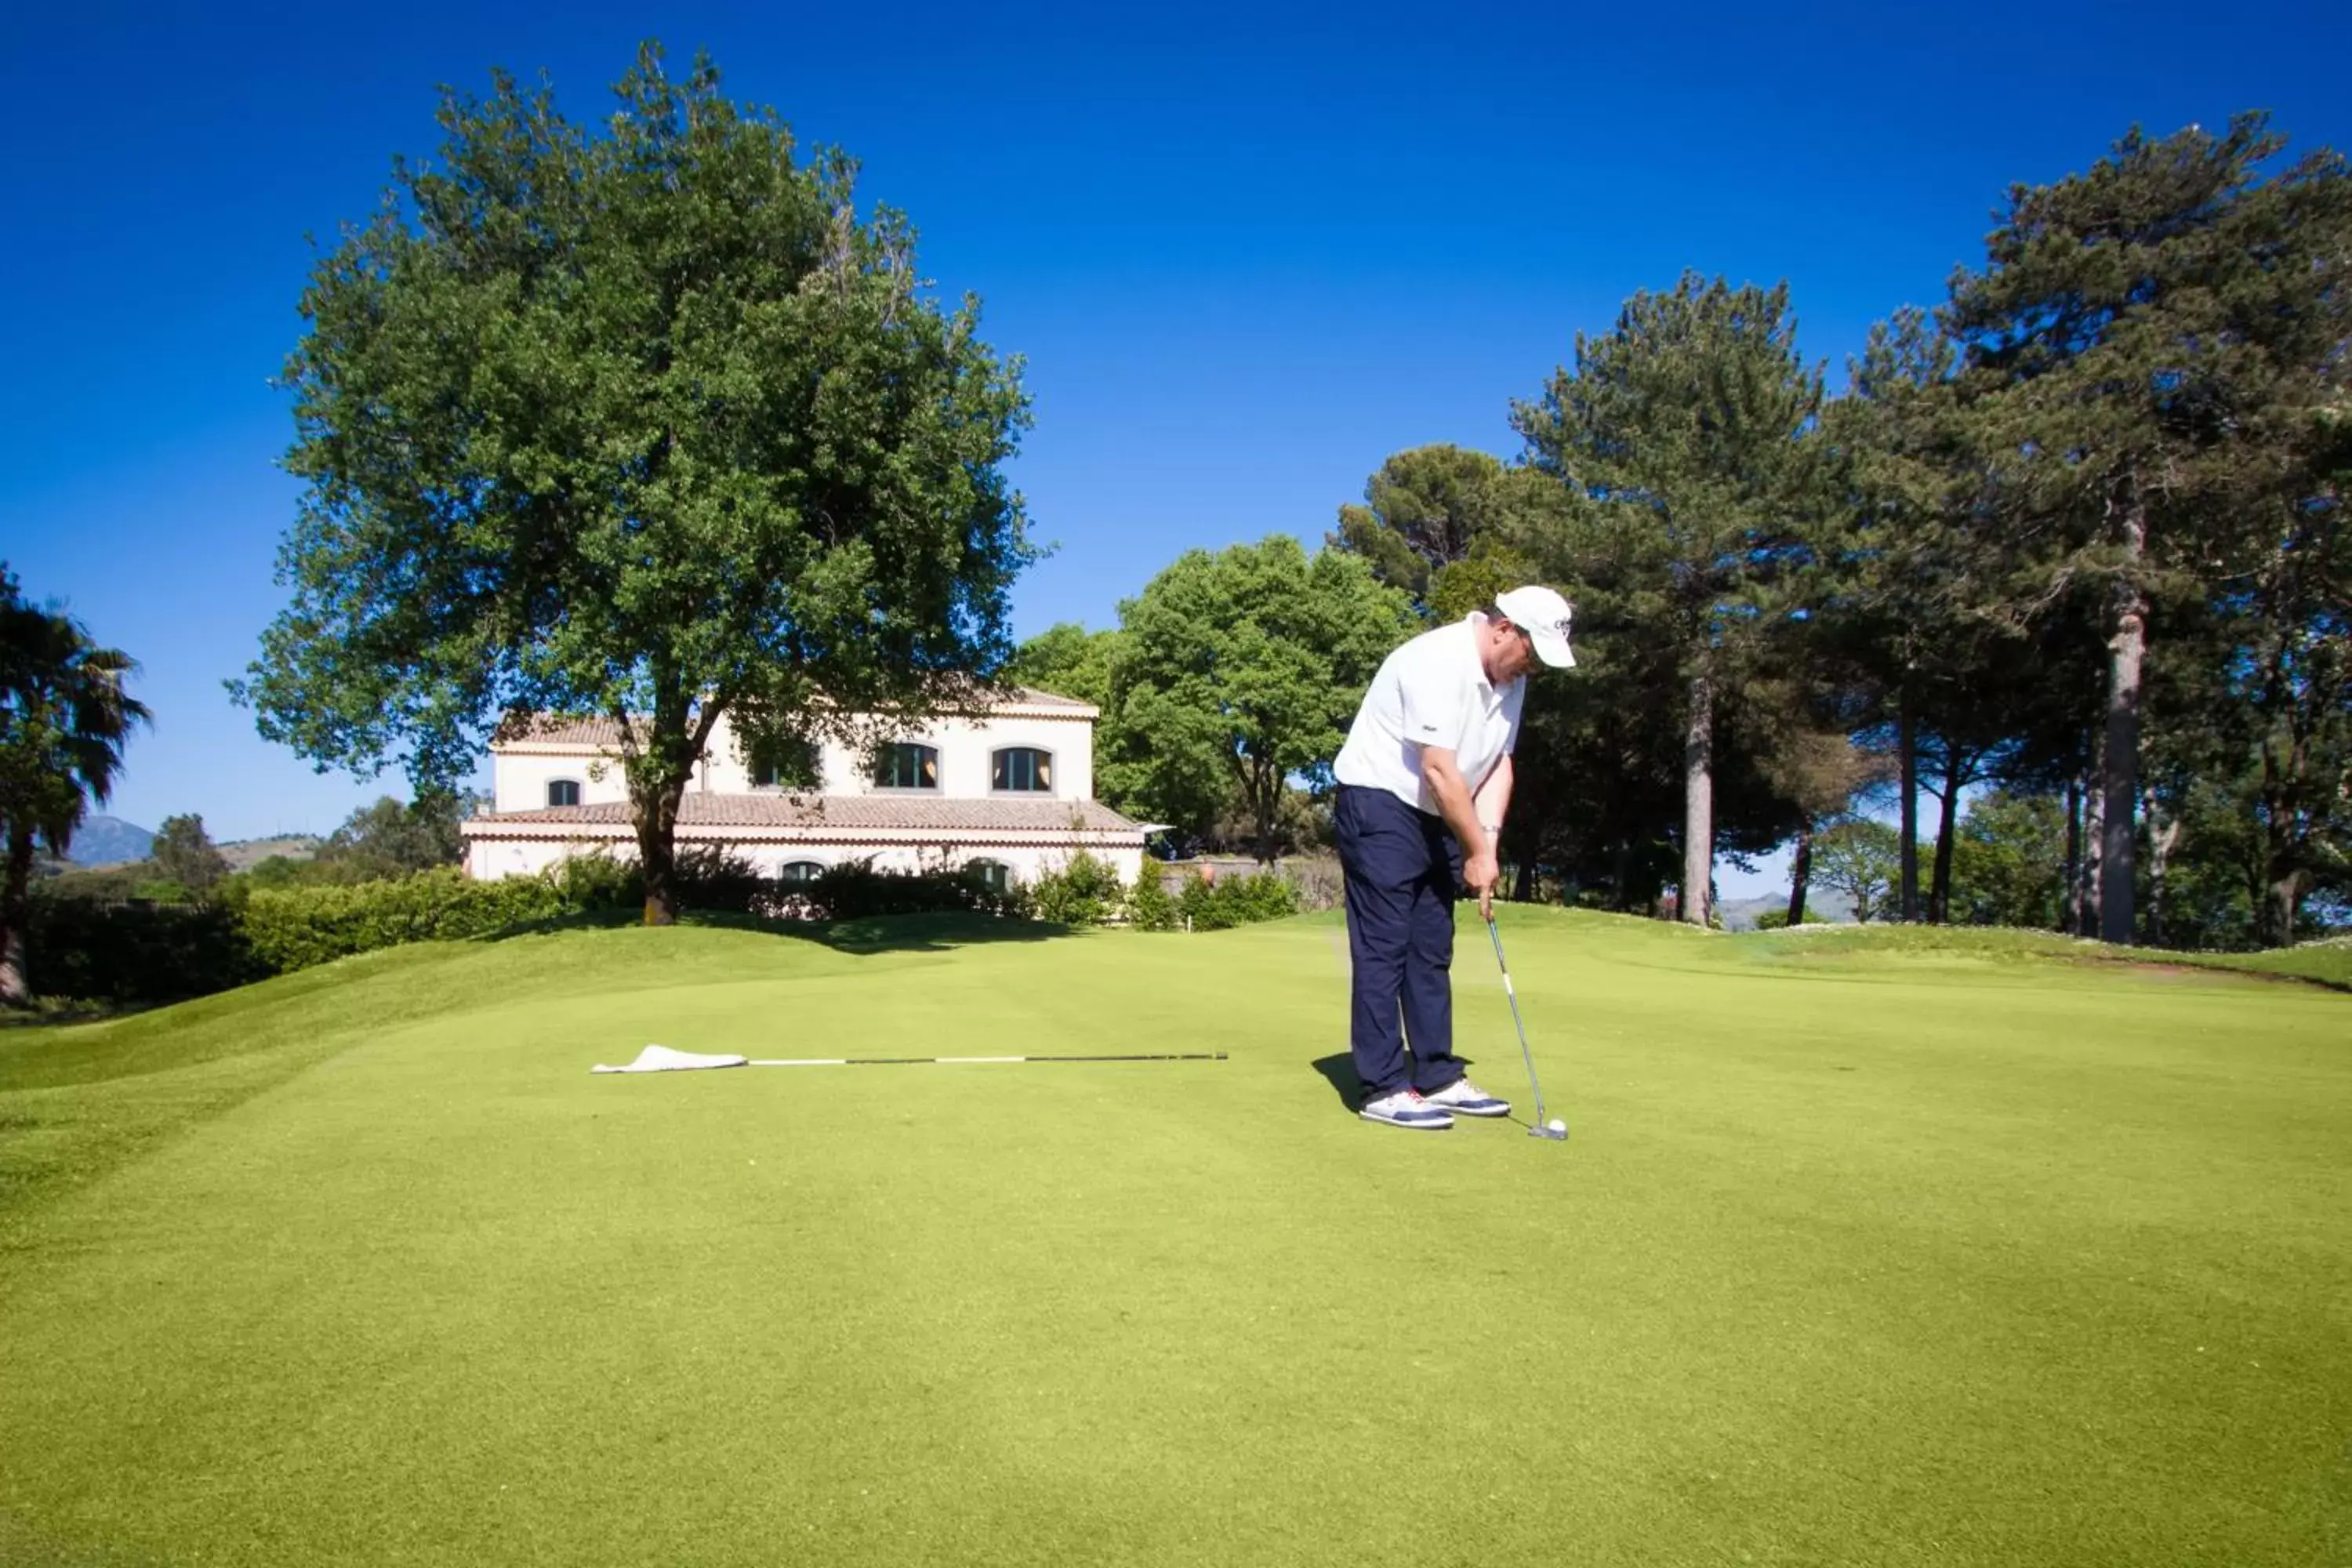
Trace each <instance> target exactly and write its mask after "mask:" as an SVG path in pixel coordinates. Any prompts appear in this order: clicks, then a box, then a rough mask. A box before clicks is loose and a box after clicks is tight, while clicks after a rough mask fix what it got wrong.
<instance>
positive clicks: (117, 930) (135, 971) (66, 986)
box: [25, 896, 270, 1003]
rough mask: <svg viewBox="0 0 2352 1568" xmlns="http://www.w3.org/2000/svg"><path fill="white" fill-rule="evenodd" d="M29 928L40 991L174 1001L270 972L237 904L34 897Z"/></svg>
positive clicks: (30, 975)
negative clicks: (153, 903) (234, 906)
mask: <svg viewBox="0 0 2352 1568" xmlns="http://www.w3.org/2000/svg"><path fill="white" fill-rule="evenodd" d="M30 915H31V918H30V919H29V921H27V922H26V931H25V948H26V968H27V975H26V978H27V980H28V981H29V982H30V984H31V986H32V989H33V991H34V993H35V994H38V995H43V996H73V997H79V998H81V999H83V1000H85V1001H108V1002H131V1003H138V1002H176V1001H179V1000H181V999H182V998H184V997H188V996H203V995H205V994H209V993H211V992H215V991H226V990H227V989H228V988H229V987H230V986H232V985H242V984H245V983H246V982H247V981H248V980H259V979H263V978H265V977H266V976H268V973H270V971H269V970H268V967H267V966H266V965H265V964H264V963H262V962H261V961H260V960H259V959H258V958H257V956H256V954H255V953H254V952H253V948H252V944H251V943H250V942H248V941H247V938H246V934H245V930H244V926H243V923H242V922H241V921H239V919H238V918H237V914H236V910H233V909H228V908H223V907H210V908H206V907H199V906H196V905H193V904H165V905H158V906H152V907H151V906H145V905H139V904H113V905H109V904H100V903H94V902H91V901H90V900H86V899H75V898H64V899H58V898H49V897H46V896H39V897H36V898H34V899H33V900H32V908H31V910H30Z"/></svg>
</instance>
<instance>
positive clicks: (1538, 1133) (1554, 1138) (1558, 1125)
mask: <svg viewBox="0 0 2352 1568" xmlns="http://www.w3.org/2000/svg"><path fill="white" fill-rule="evenodd" d="M1528 1137H1530V1138H1544V1139H1549V1141H1550V1142H1554V1143H1565V1142H1568V1125H1567V1123H1565V1122H1563V1121H1559V1120H1558V1119H1557V1118H1555V1119H1553V1120H1552V1121H1538V1122H1537V1123H1536V1124H1535V1125H1534V1126H1533V1127H1530V1128H1528Z"/></svg>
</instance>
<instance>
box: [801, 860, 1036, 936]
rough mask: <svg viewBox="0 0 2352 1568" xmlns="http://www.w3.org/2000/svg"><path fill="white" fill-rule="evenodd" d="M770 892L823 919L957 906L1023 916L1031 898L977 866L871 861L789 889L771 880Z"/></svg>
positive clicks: (849, 865) (939, 910) (855, 863)
mask: <svg viewBox="0 0 2352 1568" xmlns="http://www.w3.org/2000/svg"><path fill="white" fill-rule="evenodd" d="M768 890H769V895H770V896H771V897H772V898H773V897H784V898H790V899H794V900H804V901H805V907H806V908H807V910H808V911H809V913H810V914H811V915H813V916H814V917H815V918H817V919H820V920H835V921H858V920H870V919H872V918H873V917H875V916H877V915H921V914H936V913H943V912H949V911H954V910H969V911H971V912H972V913H974V914H987V915H1019V914H1021V913H1022V912H1023V911H1024V908H1025V907H1026V905H1027V902H1028V900H1027V899H1026V898H1025V897H1024V894H1023V892H1022V891H1021V890H1019V889H1014V890H1012V891H1008V892H1000V891H998V890H997V889H994V888H992V887H990V886H989V885H988V884H987V883H986V882H984V881H982V879H981V877H980V873H978V872H977V871H961V870H959V871H885V870H878V869H877V868H876V867H875V865H874V863H873V862H872V861H871V860H852V861H848V862H846V863H845V864H843V865H839V866H834V867H830V868H827V869H826V870H825V872H824V875H823V876H821V877H818V878H817V879H815V880H814V881H811V882H801V883H797V884H794V885H793V887H791V888H790V889H782V888H779V887H778V886H777V885H776V884H774V883H770V884H768Z"/></svg>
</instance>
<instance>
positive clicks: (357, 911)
mask: <svg viewBox="0 0 2352 1568" xmlns="http://www.w3.org/2000/svg"><path fill="white" fill-rule="evenodd" d="M578 912H579V906H578V905H576V904H575V903H574V902H573V901H572V900H570V899H569V898H567V897H566V896H565V891H564V889H563V888H562V887H561V886H560V885H559V884H558V883H557V882H556V880H555V879H553V878H550V877H506V878H501V879H499V880H497V881H491V882H477V881H475V880H473V879H470V878H468V877H467V875H466V874H465V873H464V872H463V871H460V870H458V869H457V868H456V867H454V866H453V867H445V868H442V869H440V870H436V871H420V872H418V873H417V874H416V875H415V876H413V877H406V878H403V879H401V880H399V881H396V882H355V883H352V885H351V886H349V887H340V888H339V887H310V888H267V889H261V890H260V891H258V892H256V893H254V894H252V895H250V896H249V897H248V898H247V900H246V907H245V922H244V924H245V934H246V940H247V942H249V943H250V944H251V945H252V949H253V953H254V956H255V957H256V958H257V959H258V960H259V961H260V962H261V963H262V964H264V965H265V966H266V967H267V969H268V972H269V973H273V974H284V973H288V972H289V971H292V970H297V969H308V968H310V966H311V965H312V964H317V963H331V962H332V961H333V960H335V959H338V958H348V957H350V956H351V955H352V954H353V953H355V952H373V951H374V950H375V949H377V948H380V947H397V946H399V945H401V944H402V943H404V942H446V941H450V940H452V939H454V938H459V937H469V936H488V935H490V934H491V933H492V932H494V931H509V930H511V929H512V928H514V927H516V926H520V925H529V924H530V923H532V922H533V921H547V920H554V919H557V918H558V917H560V916H563V915H568V914H575V913H578Z"/></svg>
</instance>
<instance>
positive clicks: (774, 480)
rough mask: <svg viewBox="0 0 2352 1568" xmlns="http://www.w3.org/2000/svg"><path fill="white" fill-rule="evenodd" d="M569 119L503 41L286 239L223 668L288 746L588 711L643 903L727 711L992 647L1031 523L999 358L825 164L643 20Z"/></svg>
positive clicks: (773, 715)
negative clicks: (328, 243) (263, 556)
mask: <svg viewBox="0 0 2352 1568" xmlns="http://www.w3.org/2000/svg"><path fill="white" fill-rule="evenodd" d="M615 93H616V98H617V103H616V106H615V110H614V113H613V114H612V115H611V116H610V117H609V118H607V119H606V120H605V121H603V122H602V124H601V127H600V133H595V134H592V133H591V132H590V131H589V130H588V129H587V128H586V127H584V126H583V125H581V124H579V123H576V122H574V121H570V120H567V119H566V118H564V116H563V115H562V113H561V112H559V110H558V109H557V107H556V104H555V102H554V99H553V94H552V92H551V89H548V88H546V87H544V86H541V87H539V88H535V89H525V88H523V87H521V86H520V85H519V84H518V83H517V82H516V81H515V80H514V79H512V78H511V77H509V76H507V75H505V74H503V73H499V74H498V75H496V76H494V78H493V80H492V89H491V91H490V93H489V95H488V97H487V98H484V99H479V100H476V99H473V98H469V97H466V96H463V95H459V94H457V93H454V92H453V93H449V94H446V96H445V98H444V100H443V103H442V105H441V110H440V117H439V118H440V123H441V126H442V129H443V131H444V132H445V135H446V141H445V142H444V144H443V147H442V150H441V153H440V155H439V157H438V158H437V160H435V161H434V162H431V163H414V164H412V163H405V162H400V163H395V165H394V191H393V192H392V193H391V194H389V195H387V197H386V199H385V201H384V203H383V206H382V207H381V208H380V209H379V210H378V212H377V213H376V214H375V216H373V218H371V219H370V220H369V221H367V222H366V223H364V224H362V225H359V226H354V227H352V228H351V229H349V230H347V231H346V232H345V234H344V235H343V237H342V238H341V242H340V243H339V244H337V245H336V246H335V247H334V248H333V249H332V250H331V251H330V252H329V253H327V254H326V255H324V256H322V257H321V258H320V260H319V262H318V265H317V267H316V268H315V269H314V270H313V272H312V274H311V278H310V284H309V287H308V288H307V289H305V290H304V292H303V295H302V300H301V305H302V310H303V313H304V315H305V317H306V318H307V319H308V321H309V323H310V326H309V331H308V334H307V335H306V337H305V338H304V339H303V341H302V342H301V344H300V346H299V348H298V349H297V350H296V351H295V353H294V354H293V356H292V358H291V360H290V361H289V365H288V368H287V375H286V381H287V384H288V385H289V387H290V388H291V390H292V393H293V396H294V405H295V419H296V426H297V438H296V441H295V444H294V447H293V448H292V450H291V452H290V453H289V458H288V466H289V468H290V470H291V471H292V472H293V473H294V474H295V475H296V476H297V477H298V478H299V479H301V480H302V481H303V482H304V485H305V487H306V489H305V494H304V497H303V500H302V502H301V506H300V510H299V517H298V520H297V521H296V522H295V524H294V526H293V528H292V529H291V530H290V531H289V533H288V535H287V537H286V539H285V542H284V543H283V546H282V547H281V550H280V555H279V575H280V578H281V581H283V582H284V583H285V584H287V585H288V587H289V589H290V591H291V597H290V602H289V604H288V605H287V607H286V609H285V610H284V611H283V613H282V614H280V615H279V616H278V618H277V620H276V621H275V622H274V623H273V624H272V625H271V626H269V628H268V631H267V632H265V633H264V635H263V637H262V651H261V657H260V658H258V659H257V661H256V662H255V663H254V665H253V666H252V668H250V670H249V671H248V672H247V677H246V679H244V680H243V681H242V682H239V683H237V684H236V691H237V694H238V695H239V697H240V698H241V699H242V700H244V701H246V702H247V703H249V704H250V705H251V706H252V707H253V708H254V710H256V713H257V717H258V721H259V724H260V728H261V731H262V733H263V734H264V735H266V736H268V737H269V738H271V739H275V740H278V741H282V742H287V743H288V744H289V745H291V746H292V747H294V748H295V749H296V750H297V751H298V752H300V753H301V754H303V755H305V756H308V757H310V758H311V759H313V760H314V761H316V762H317V763H320V765H321V766H340V767H346V768H350V769H352V770H353V771H355V772H358V773H373V772H375V771H377V770H378V769H380V768H382V767H383V766H384V765H386V764H387V763H391V762H393V761H395V760H397V761H400V762H403V763H404V764H405V765H406V767H407V769H408V772H409V773H410V775H411V777H412V778H413V780H414V781H415V784H417V786H418V787H419V788H420V789H427V788H436V787H446V786H447V785H449V784H452V783H453V782H454V781H455V780H457V778H459V777H461V776H463V775H464V774H465V773H467V772H468V771H469V770H470V769H471V768H472V767H473V766H474V765H475V763H476V762H477V761H478V756H479V752H480V749H481V747H482V745H483V743H484V742H485V741H486V740H487V739H488V737H489V736H490V735H491V734H492V733H494V732H496V731H497V730H498V729H499V727H500V726H502V725H503V726H507V727H509V728H510V729H511V728H515V727H520V726H522V725H524V724H526V723H528V722H529V721H530V716H531V715H533V714H535V713H540V712H549V713H554V714H561V715H570V716H581V715H590V714H600V715H606V716H609V717H611V718H612V719H613V720H614V721H615V722H616V723H617V725H618V726H619V729H620V735H621V742H620V743H621V750H622V752H623V755H624V765H625V771H626V776H627V779H628V784H629V788H630V797H631V801H632V805H633V809H634V813H635V823H636V829H637V835H636V836H637V847H638V852H639V855H640V857H641V858H642V859H643V862H644V866H645V872H646V916H647V919H648V920H666V919H668V918H671V917H672V916H673V915H674V912H675V899H674V894H673V891H672V889H671V887H670V875H671V867H672V864H673V859H674V850H673V838H674V829H675V826H676V819H677V809H678V802H679V799H680V797H681V795H682V794H683V792H684V790H685V787H686V784H687V782H688V779H689V778H690V776H691V774H692V772H693V769H694V766H695V764H696V762H697V761H698V759H699V757H700V756H701V754H702V752H703V749H704V746H705V744H706V743H707V742H708V740H709V736H710V734H711V732H712V730H713V727H714V726H715V725H716V724H717V722H718V720H719V716H720V715H721V714H722V713H725V712H729V711H730V710H732V711H735V712H737V713H738V714H739V715H740V717H741V719H742V721H743V722H744V725H745V728H746V729H747V730H748V731H755V732H756V731H769V732H784V733H791V734H796V735H800V736H802V737H803V738H805V737H808V736H810V735H813V734H815V733H818V732H834V731H840V732H843V733H844V734H845V736H846V734H847V731H849V730H850V728H851V727H852V716H853V715H856V714H858V713H861V712H868V711H875V710H889V711H893V712H896V713H898V715H900V716H901V717H903V716H904V715H906V714H908V713H910V712H918V711H923V710H929V709H931V708H934V707H936V706H938V705H940V704H941V703H943V702H945V701H947V700H950V699H951V698H953V697H955V696H958V695H960V694H964V693H968V692H969V691H970V689H971V687H972V685H973V683H974V682H976V681H982V680H985V679H989V678H991V677H992V676H993V675H994V674H995V673H996V671H997V670H998V668H999V667H1001V666H1002V664H1003V661H1004V660H1005V658H1007V657H1008V656H1009V654H1010V653H1011V651H1012V650H1011V639H1010V637H1009V634H1008V632H1007V628H1006V605H1007V595H1008V592H1009V590H1010V587H1011V584H1012V583H1013V580H1014V577H1015V575H1016V574H1018V573H1019V571H1020V570H1021V569H1022V568H1023V567H1024V565H1025V564H1026V563H1028V562H1029V561H1030V560H1031V558H1032V556H1033V553H1034V552H1033V549H1032V547H1031V545H1030V543H1029V542H1028V539H1027V537H1026V532H1025V522H1024V508H1023V504H1022V501H1021V499H1020V497H1019V496H1018V495H1017V494H1016V493H1015V492H1014V491H1013V489H1011V487H1010V485H1009V484H1008V483H1007V481H1006V479H1005V478H1004V476H1003V471H1002V465H1003V462H1004V461H1005V459H1007V458H1009V457H1011V456H1012V454H1013V451H1014V448H1015V443H1016V440H1017V437H1018V435H1019V433H1020V432H1021V431H1022V430H1023V429H1024V427H1025V426H1026V424H1027V421H1028V418H1029V408H1028V401H1027V398H1026V395H1025V394H1024V392H1023V390H1022V387H1021V383H1020V367H1019V363H1018V362H1017V361H1004V360H1000V359H999V358H998V357H997V356H996V355H995V353H993V352H992V350H991V349H990V348H989V347H988V345H987V344H985V343H984V342H982V340H981V338H980V336H979V331H980V309H979V305H978V302H977V300H974V299H972V298H971V297H970V296H966V297H965V299H964V300H962V302H961V304H960V305H958V306H956V307H955V308H953V309H947V308H943V307H942V306H941V305H940V304H939V303H938V302H937V301H935V300H933V299H932V298H931V297H930V295H929V292H928V286H927V285H926V284H925V283H924V282H923V280H922V279H920V278H919V274H918V271H917V267H916V261H915V235H914V230H913V228H912V226H910V224H909V223H908V220H907V218H906V217H905V216H903V215H901V214H899V213H898V212H895V211H893V210H891V209H889V208H887V207H876V208H874V209H872V210H871V211H870V212H868V213H866V214H864V215H861V214H860V213H859V211H858V209H857V207H856V189H855V176H856V165H855V163H853V162H852V161H851V160H850V159H849V158H848V157H847V156H846V155H845V154H844V153H840V152H838V151H836V150H832V149H824V148H819V149H815V150H813V151H812V152H811V153H809V154H808V156H807V157H806V158H805V159H802V158H800V157H797V156H796V153H797V152H798V149H797V148H796V145H795V142H794V141H793V136H792V133H791V132H790V131H789V129H788V128H787V127H786V126H785V125H784V124H783V123H782V121H780V120H779V119H778V118H777V117H776V116H775V115H774V113H773V112H772V111H770V110H754V109H748V108H744V107H741V106H739V105H737V104H736V103H734V102H732V101H730V100H729V99H727V98H726V97H724V96H722V95H721V93H720V91H719V73H718V71H717V69H716V68H714V67H713V66H712V65H711V64H710V63H709V61H708V60H707V59H699V58H698V60H697V61H696V63H695V65H694V67H693V68H692V69H691V70H690V71H689V72H688V73H687V75H686V76H685V77H684V78H683V79H672V78H671V77H670V76H669V75H668V74H667V71H666V70H665V69H664V67H663V61H662V57H661V53H660V51H659V49H658V48H657V47H654V46H650V45H649V46H647V47H646V48H645V49H644V50H642V51H641V52H640V54H639V57H638V59H637V62H636V64H635V68H633V69H631V70H630V71H629V72H628V73H627V74H626V76H625V77H624V78H623V79H622V80H621V81H620V82H619V84H618V86H617V88H616V89H615Z"/></svg>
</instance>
